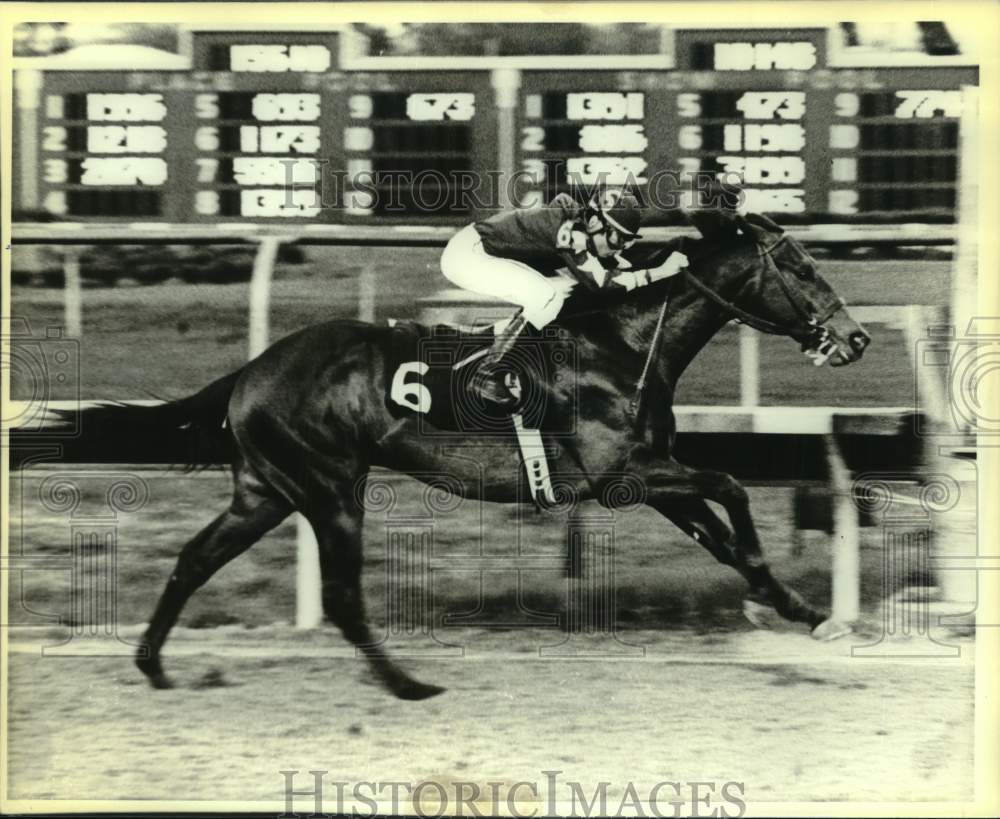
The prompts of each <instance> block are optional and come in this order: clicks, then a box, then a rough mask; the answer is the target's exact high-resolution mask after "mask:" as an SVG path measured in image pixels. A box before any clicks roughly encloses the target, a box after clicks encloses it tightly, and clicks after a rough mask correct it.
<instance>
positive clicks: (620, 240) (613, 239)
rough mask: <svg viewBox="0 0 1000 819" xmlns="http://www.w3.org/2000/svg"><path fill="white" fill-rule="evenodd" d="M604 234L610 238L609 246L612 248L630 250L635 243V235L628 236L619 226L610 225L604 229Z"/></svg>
mask: <svg viewBox="0 0 1000 819" xmlns="http://www.w3.org/2000/svg"><path fill="white" fill-rule="evenodd" d="M604 236H605V238H606V239H607V240H608V247H610V248H611V249H612V250H628V249H629V248H630V247H632V245H634V244H635V240H636V237H635V236H626V235H625V234H624V233H622V232H621V231H620V230H618V228H613V227H610V226H608V228H607V229H606V230H605V231H604Z"/></svg>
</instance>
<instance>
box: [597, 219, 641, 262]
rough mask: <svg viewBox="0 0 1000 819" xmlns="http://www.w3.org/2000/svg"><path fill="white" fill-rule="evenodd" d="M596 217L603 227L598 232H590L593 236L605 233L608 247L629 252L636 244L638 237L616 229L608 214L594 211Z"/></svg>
mask: <svg viewBox="0 0 1000 819" xmlns="http://www.w3.org/2000/svg"><path fill="white" fill-rule="evenodd" d="M591 212H592V213H593V215H594V216H596V217H597V218H598V220H599V221H600V223H601V227H600V228H598V229H597V230H588V231H587V233H589V234H590V235H591V236H595V235H596V234H598V233H603V234H604V238H605V239H606V240H607V243H608V247H610V248H611V249H612V250H614V251H616V252H617V251H621V250H628V249H629V248H630V247H632V245H634V244H635V241H636V239H638V238H639V237H638V236H630V235H629V234H627V233H623V232H622V231H620V230H619V229H618V228H616V227H615V226H614V225H613V224H611V221H610V220H609V219H608V217H607V214H605V213H604V211H601V210H597V209H594V210H593V211H591Z"/></svg>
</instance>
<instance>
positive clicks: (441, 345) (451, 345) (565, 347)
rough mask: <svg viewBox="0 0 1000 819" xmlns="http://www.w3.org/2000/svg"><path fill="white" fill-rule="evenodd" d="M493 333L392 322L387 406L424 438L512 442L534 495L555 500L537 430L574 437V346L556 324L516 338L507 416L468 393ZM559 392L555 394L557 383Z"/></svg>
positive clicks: (542, 501) (507, 361) (509, 357)
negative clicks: (514, 386)
mask: <svg viewBox="0 0 1000 819" xmlns="http://www.w3.org/2000/svg"><path fill="white" fill-rule="evenodd" d="M493 339H494V329H493V327H492V326H490V327H485V328H472V329H466V328H459V327H453V326H450V325H444V324H439V325H434V326H430V327H427V326H424V325H421V324H417V323H413V322H395V323H393V324H392V326H391V328H390V343H389V349H388V350H387V355H386V365H387V368H386V378H385V382H386V383H385V406H386V408H387V409H388V410H389V412H390V414H391V415H392V416H393V417H395V418H405V417H416V418H417V419H419V422H420V426H419V429H420V430H421V433H423V434H426V435H428V436H441V435H445V436H448V435H450V436H455V435H456V434H458V435H462V436H463V437H465V436H469V435H472V436H476V437H479V438H483V437H486V438H510V437H514V438H516V440H517V442H518V445H519V448H520V451H521V456H522V460H523V462H524V466H525V472H526V475H527V478H528V482H529V487H530V488H531V493H532V497H534V498H535V501H536V503H538V504H539V505H541V506H548V505H551V504H552V503H555V498H554V496H553V493H552V486H551V481H550V480H549V471H548V464H547V461H546V457H545V447H544V444H543V442H542V436H541V433H542V432H543V431H544V432H545V433H547V434H563V435H566V434H572V433H573V432H574V431H575V430H574V424H575V418H576V413H575V411H574V406H575V390H573V389H569V388H567V385H569V386H571V385H572V380H573V375H574V374H575V372H576V369H575V367H576V360H575V356H574V355H573V350H574V347H573V342H572V340H571V339H569V338H568V337H567V336H566V335H565V334H564V333H563V332H562V331H560V330H559V329H558V328H555V327H548V328H545V330H543V331H542V332H541V333H538V334H533V335H525V336H522V338H520V339H519V340H518V342H517V343H516V344H515V345H514V347H513V348H512V349H511V350H510V351H509V352H508V353H507V354H506V355H505V356H504V360H503V366H504V368H506V369H509V370H510V371H511V372H512V373H514V374H515V375H516V382H517V383H518V384H519V386H520V401H519V403H518V405H517V407H515V410H514V412H513V413H512V412H511V411H509V410H505V409H503V408H502V407H498V406H497V405H495V404H493V403H492V402H489V401H486V400H485V399H483V398H482V397H481V396H479V394H478V393H477V392H476V391H475V390H474V389H473V388H472V380H473V376H474V375H475V373H476V370H477V368H478V365H479V363H480V362H481V360H482V358H483V356H485V355H486V353H487V351H488V350H489V349H490V347H491V346H492V344H493ZM557 385H559V386H560V387H561V388H560V389H558V390H556V389H554V387H555V386H557Z"/></svg>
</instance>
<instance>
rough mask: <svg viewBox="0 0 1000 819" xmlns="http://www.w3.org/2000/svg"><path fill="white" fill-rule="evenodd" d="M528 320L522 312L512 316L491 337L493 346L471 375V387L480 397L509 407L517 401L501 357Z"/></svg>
mask: <svg viewBox="0 0 1000 819" xmlns="http://www.w3.org/2000/svg"><path fill="white" fill-rule="evenodd" d="M527 324H528V321H527V319H525V317H524V315H523V314H522V313H518V314H517V315H516V316H514V317H513V318H512V319H511V320H510V322H508V324H507V326H506V327H505V328H504V329H503V331H502V332H500V333H497V334H496V335H495V337H494V339H493V346H492V347H490V349H489V351H488V352H487V353H486V355H485V356H484V358H483V360H482V361H481V362H480V363H479V367H478V368H477V370H476V374H475V375H474V376H473V379H472V385H473V389H475V391H476V392H477V393H478V394H479V395H480V397H482V398H484V399H486V400H487V401H489V402H491V403H493V404H498V405H500V406H502V407H511V406H513V405H514V404H516V403H517V397H516V396H515V395H513V394H512V393H511V391H510V390H509V389H508V387H507V385H506V383H505V379H506V375H507V374H506V373H505V372H504V367H503V366H502V364H503V359H504V356H506V355H507V353H509V352H510V351H511V349H512V348H513V347H514V344H515V343H516V342H517V339H518V337H519V336H520V335H521V333H522V332H523V331H524V328H525V327H526V326H527Z"/></svg>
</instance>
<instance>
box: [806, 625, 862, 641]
mask: <svg viewBox="0 0 1000 819" xmlns="http://www.w3.org/2000/svg"><path fill="white" fill-rule="evenodd" d="M851 631H853V629H852V628H851V624H850V623H845V622H843V621H841V620H833V619H830V620H824V621H823V622H822V623H820V624H819V625H818V626H816V628H814V629H813V630H812V632H811V634H812V637H813V639H814V640H821V641H822V642H824V643H828V642H830V640H836V639H838V638H840V637H846V636H847V635H848V634H850V633H851Z"/></svg>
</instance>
